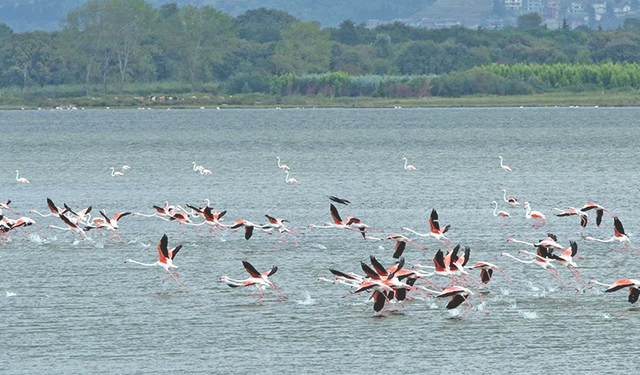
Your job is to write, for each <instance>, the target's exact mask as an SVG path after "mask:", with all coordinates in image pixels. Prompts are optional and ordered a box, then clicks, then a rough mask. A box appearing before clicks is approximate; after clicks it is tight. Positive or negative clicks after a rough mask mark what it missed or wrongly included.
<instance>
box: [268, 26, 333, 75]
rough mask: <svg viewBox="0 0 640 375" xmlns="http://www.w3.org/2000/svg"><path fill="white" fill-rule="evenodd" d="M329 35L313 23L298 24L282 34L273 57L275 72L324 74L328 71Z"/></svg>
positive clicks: (329, 57) (329, 54)
mask: <svg viewBox="0 0 640 375" xmlns="http://www.w3.org/2000/svg"><path fill="white" fill-rule="evenodd" d="M330 60H331V41H330V40H329V33H328V32H327V31H326V30H321V29H320V26H318V24H317V23H315V22H298V23H295V24H293V25H292V26H291V28H290V29H288V30H285V31H283V32H282V40H281V41H280V42H279V43H278V45H277V46H276V49H275V53H274V55H273V64H274V67H275V70H276V72H278V73H286V72H293V73H295V74H306V73H324V72H326V71H328V70H329V63H330Z"/></svg>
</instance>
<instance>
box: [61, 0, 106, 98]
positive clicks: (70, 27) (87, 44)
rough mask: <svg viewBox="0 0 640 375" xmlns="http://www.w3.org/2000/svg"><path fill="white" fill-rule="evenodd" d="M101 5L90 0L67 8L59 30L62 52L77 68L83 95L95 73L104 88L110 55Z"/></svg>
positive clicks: (102, 3) (102, 4)
mask: <svg viewBox="0 0 640 375" xmlns="http://www.w3.org/2000/svg"><path fill="white" fill-rule="evenodd" d="M104 5H105V3H104V2H103V1H96V0H94V1H89V2H87V3H85V4H84V5H83V6H82V7H80V8H78V9H75V10H73V11H71V12H70V13H69V14H68V15H67V18H66V20H65V23H64V27H63V31H62V33H61V40H62V42H61V45H62V47H63V48H64V56H66V59H67V60H68V62H69V63H70V64H73V65H74V66H75V67H76V69H77V70H79V71H81V73H80V74H82V75H83V77H84V80H83V81H84V84H85V94H87V95H88V94H89V87H90V85H91V82H92V78H93V77H94V76H97V75H99V76H100V78H101V80H102V85H103V88H104V90H105V91H106V88H107V77H108V75H109V72H110V69H111V64H112V61H113V57H114V55H113V50H112V49H111V43H110V41H109V34H108V30H107V25H106V24H105V22H106V18H105V14H104V12H105V9H104ZM98 72H100V73H98Z"/></svg>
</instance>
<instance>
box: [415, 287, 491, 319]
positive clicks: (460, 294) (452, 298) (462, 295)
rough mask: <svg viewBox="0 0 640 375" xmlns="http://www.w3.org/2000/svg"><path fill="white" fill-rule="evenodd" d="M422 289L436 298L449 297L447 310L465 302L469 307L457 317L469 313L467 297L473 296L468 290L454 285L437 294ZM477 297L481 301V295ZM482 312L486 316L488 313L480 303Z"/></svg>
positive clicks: (436, 292)
mask: <svg viewBox="0 0 640 375" xmlns="http://www.w3.org/2000/svg"><path fill="white" fill-rule="evenodd" d="M423 289H424V290H426V291H428V292H430V293H432V294H435V295H436V298H446V297H449V303H447V306H446V308H447V310H452V309H455V308H456V307H458V306H460V305H461V304H462V303H463V302H466V303H467V305H468V306H469V307H467V309H466V310H465V311H464V312H462V314H460V315H459V316H462V315H464V314H465V313H466V312H467V311H469V309H471V304H470V303H469V300H468V298H469V296H472V295H474V293H473V292H472V291H471V290H470V289H467V288H465V287H463V286H460V285H454V286H452V287H450V288H446V289H444V290H442V291H441V292H438V291H435V290H429V289H427V288H423ZM478 296H480V300H482V295H481V294H478ZM481 303H482V302H481ZM482 311H483V312H484V314H485V315H488V313H487V312H486V311H485V310H484V303H482Z"/></svg>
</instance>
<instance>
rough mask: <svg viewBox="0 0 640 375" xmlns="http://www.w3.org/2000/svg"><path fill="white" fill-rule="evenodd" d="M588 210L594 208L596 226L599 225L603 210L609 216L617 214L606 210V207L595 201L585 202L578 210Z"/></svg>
mask: <svg viewBox="0 0 640 375" xmlns="http://www.w3.org/2000/svg"><path fill="white" fill-rule="evenodd" d="M590 210H596V225H597V226H600V223H601V222H602V215H603V213H604V212H605V211H606V212H607V213H608V214H609V215H611V216H614V217H615V216H617V215H616V214H614V213H613V212H611V211H609V210H607V209H606V208H604V207H602V206H601V205H599V204H597V203H592V202H588V203H585V204H584V205H583V206H582V207H581V208H580V211H582V212H587V211H590Z"/></svg>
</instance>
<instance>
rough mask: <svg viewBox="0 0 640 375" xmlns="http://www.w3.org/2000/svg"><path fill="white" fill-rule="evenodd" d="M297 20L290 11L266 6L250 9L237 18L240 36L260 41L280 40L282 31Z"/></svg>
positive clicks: (236, 22)
mask: <svg viewBox="0 0 640 375" xmlns="http://www.w3.org/2000/svg"><path fill="white" fill-rule="evenodd" d="M296 22H298V19H297V18H295V17H294V16H292V15H290V14H289V13H286V12H283V11H281V10H276V9H266V8H260V9H256V10H248V11H246V12H245V13H244V14H241V15H239V16H238V17H237V18H236V19H235V24H236V27H237V29H238V37H239V38H242V39H247V40H252V41H255V42H258V43H268V42H277V41H279V40H280V38H281V37H280V33H281V32H282V31H283V30H286V29H288V28H289V27H291V25H293V24H294V23H296Z"/></svg>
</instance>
